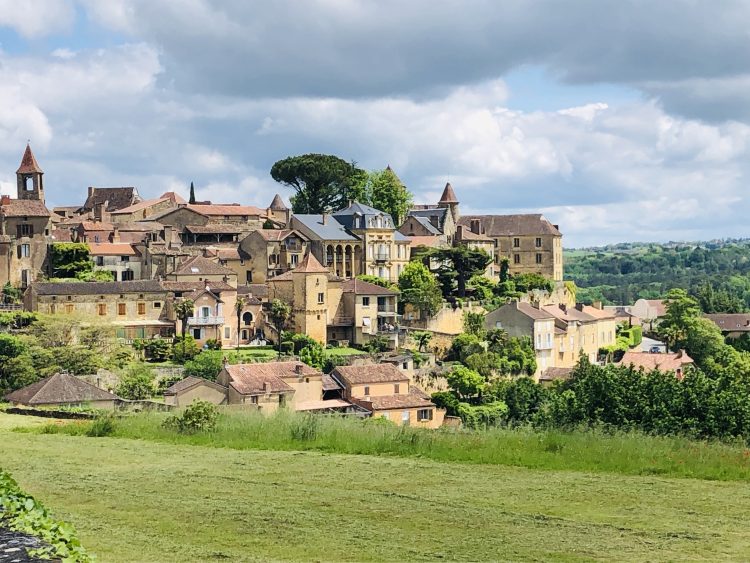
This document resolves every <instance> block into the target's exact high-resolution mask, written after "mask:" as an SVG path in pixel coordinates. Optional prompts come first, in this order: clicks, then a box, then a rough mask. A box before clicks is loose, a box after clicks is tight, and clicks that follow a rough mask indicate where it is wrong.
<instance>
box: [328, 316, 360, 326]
mask: <svg viewBox="0 0 750 563" xmlns="http://www.w3.org/2000/svg"><path fill="white" fill-rule="evenodd" d="M353 324H354V317H334V319H333V320H332V321H331V322H329V323H328V325H329V326H352V325H353Z"/></svg>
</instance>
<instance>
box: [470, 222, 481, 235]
mask: <svg viewBox="0 0 750 563" xmlns="http://www.w3.org/2000/svg"><path fill="white" fill-rule="evenodd" d="M481 226H482V222H481V221H480V220H479V219H472V220H471V232H472V233H474V234H475V235H479V234H481V232H480V231H481Z"/></svg>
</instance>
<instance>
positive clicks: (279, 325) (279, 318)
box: [268, 299, 292, 358]
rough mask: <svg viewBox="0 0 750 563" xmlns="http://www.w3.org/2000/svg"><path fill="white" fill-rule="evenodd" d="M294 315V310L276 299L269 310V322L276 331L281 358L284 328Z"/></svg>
mask: <svg viewBox="0 0 750 563" xmlns="http://www.w3.org/2000/svg"><path fill="white" fill-rule="evenodd" d="M291 315H292V308H291V307H290V306H289V305H288V304H287V303H285V302H284V301H282V300H281V299H274V300H273V301H271V304H270V306H269V308H268V320H269V321H270V322H271V326H273V327H274V328H275V329H276V337H277V343H278V351H279V358H280V357H281V342H282V340H283V332H284V327H285V326H286V323H287V321H288V320H289V317H290V316H291Z"/></svg>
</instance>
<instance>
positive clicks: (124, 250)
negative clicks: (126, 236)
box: [88, 242, 141, 281]
mask: <svg viewBox="0 0 750 563" xmlns="http://www.w3.org/2000/svg"><path fill="white" fill-rule="evenodd" d="M88 246H89V254H90V255H91V260H92V261H93V263H94V269H96V270H106V271H108V272H112V279H113V280H114V281H132V280H139V279H141V257H140V255H139V254H138V252H137V251H136V249H135V247H134V245H132V244H127V243H123V242H121V243H112V242H101V243H97V242H90V243H89V244H88Z"/></svg>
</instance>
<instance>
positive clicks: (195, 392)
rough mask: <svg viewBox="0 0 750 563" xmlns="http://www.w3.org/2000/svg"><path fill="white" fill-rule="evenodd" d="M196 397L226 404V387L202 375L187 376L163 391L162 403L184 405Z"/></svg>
mask: <svg viewBox="0 0 750 563" xmlns="http://www.w3.org/2000/svg"><path fill="white" fill-rule="evenodd" d="M196 399H201V400H202V401H208V402H209V403H213V404H214V405H226V404H227V388H226V387H224V386H223V385H219V384H218V383H215V382H213V381H209V380H208V379H203V378H202V377H193V376H192V375H191V376H188V377H186V378H185V379H181V380H180V381H178V382H177V383H175V384H173V385H171V386H170V387H168V388H167V389H166V390H165V391H164V403H165V404H167V405H172V406H175V407H184V406H186V405H189V404H190V403H192V402H193V401H194V400H196Z"/></svg>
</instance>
